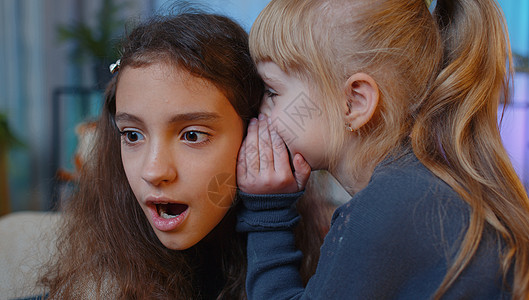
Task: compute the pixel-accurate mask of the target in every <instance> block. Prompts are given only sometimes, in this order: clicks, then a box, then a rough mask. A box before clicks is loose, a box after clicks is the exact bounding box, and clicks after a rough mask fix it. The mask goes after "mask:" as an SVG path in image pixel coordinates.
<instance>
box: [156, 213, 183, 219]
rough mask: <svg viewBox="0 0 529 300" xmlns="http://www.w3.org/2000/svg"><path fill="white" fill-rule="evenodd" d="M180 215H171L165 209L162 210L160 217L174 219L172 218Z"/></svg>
mask: <svg viewBox="0 0 529 300" xmlns="http://www.w3.org/2000/svg"><path fill="white" fill-rule="evenodd" d="M178 216H179V215H176V216H173V215H169V214H167V213H166V212H165V211H162V213H161V214H160V217H162V218H164V219H172V218H176V217H178Z"/></svg>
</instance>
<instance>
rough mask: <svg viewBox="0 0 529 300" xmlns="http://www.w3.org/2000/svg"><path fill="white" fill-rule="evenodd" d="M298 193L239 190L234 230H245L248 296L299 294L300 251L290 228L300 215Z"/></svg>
mask: <svg viewBox="0 0 529 300" xmlns="http://www.w3.org/2000/svg"><path fill="white" fill-rule="evenodd" d="M302 194H303V192H299V193H293V194H281V195H251V194H246V193H243V192H239V197H240V198H241V200H242V201H243V209H242V210H241V212H239V215H238V222H237V231H239V232H247V233H248V246H247V247H248V249H247V257H248V271H247V276H246V291H247V295H248V299H297V298H299V295H301V294H302V292H303V283H302V281H301V278H300V275H299V264H300V262H301V259H302V253H301V251H299V250H297V249H296V245H295V237H294V233H293V231H292V229H293V227H294V226H295V225H296V224H297V223H298V221H299V218H300V217H299V214H298V213H297V211H296V208H295V203H296V201H297V199H298V198H299V197H301V195H302Z"/></svg>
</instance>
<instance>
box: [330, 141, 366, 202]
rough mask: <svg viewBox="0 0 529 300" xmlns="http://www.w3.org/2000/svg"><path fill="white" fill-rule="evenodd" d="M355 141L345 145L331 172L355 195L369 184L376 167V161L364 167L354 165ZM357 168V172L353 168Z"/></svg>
mask: <svg viewBox="0 0 529 300" xmlns="http://www.w3.org/2000/svg"><path fill="white" fill-rule="evenodd" d="M355 149H356V147H355V141H353V140H352V141H351V142H350V143H348V144H346V145H345V146H344V147H343V150H342V152H341V153H340V154H339V155H338V157H340V159H338V161H337V162H336V165H335V167H334V168H333V169H332V170H329V172H330V173H331V174H332V175H333V176H334V178H336V180H338V182H339V183H340V185H341V186H342V187H343V188H344V189H345V190H346V191H347V192H348V193H349V195H354V194H356V193H357V192H359V191H360V190H362V189H363V188H365V187H366V186H367V184H368V183H369V180H370V179H371V175H373V170H374V169H375V163H369V164H367V165H365V166H363V167H361V168H360V167H359V166H352V165H351V163H350V162H351V161H353V158H354V155H355V153H356V151H355ZM353 167H355V168H356V172H354V171H353V170H352V169H353Z"/></svg>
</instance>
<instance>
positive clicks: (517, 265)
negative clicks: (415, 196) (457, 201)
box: [412, 0, 529, 299]
mask: <svg viewBox="0 0 529 300" xmlns="http://www.w3.org/2000/svg"><path fill="white" fill-rule="evenodd" d="M434 17H435V18H436V20H437V23H438V26H439V29H440V32H441V38H442V41H443V45H444V59H443V62H442V64H443V66H442V70H441V72H440V73H439V75H438V76H437V78H436V80H435V82H434V83H433V85H432V86H431V89H430V90H429V93H428V95H427V97H426V99H427V100H426V101H423V102H422V103H421V106H420V107H419V108H418V109H417V112H416V114H417V117H416V121H415V124H414V126H413V130H412V145H413V149H414V152H415V154H416V155H417V157H418V158H419V160H421V162H422V163H423V164H425V165H426V166H427V167H428V168H429V169H430V170H432V171H433V172H434V173H435V174H436V175H437V176H439V177H440V178H441V179H443V180H444V181H445V182H446V183H448V184H449V185H450V186H451V187H452V188H454V190H455V191H457V192H458V193H459V194H460V195H461V197H462V198H463V199H464V200H465V201H467V202H468V203H469V204H470V206H471V207H472V215H471V222H470V224H469V228H468V231H467V233H466V235H465V237H464V240H463V243H462V245H461V249H460V251H459V254H458V256H457V258H456V260H455V262H454V263H453V265H452V266H451V267H450V269H449V270H448V273H447V275H446V277H445V279H444V281H443V283H442V284H441V286H440V287H439V289H438V292H437V296H436V298H439V297H440V296H441V295H442V294H443V293H444V292H446V291H447V289H448V288H449V287H450V285H451V284H452V283H453V282H454V281H455V280H456V278H457V277H458V275H459V274H461V272H462V271H463V269H464V268H465V266H466V265H468V264H469V262H470V260H471V259H472V257H473V255H474V253H475V252H476V249H477V247H478V244H479V242H480V240H481V236H482V233H483V231H484V230H485V227H486V226H489V225H490V226H492V227H493V228H494V229H495V230H496V231H497V232H498V234H499V235H501V237H502V238H503V239H504V240H505V241H506V246H507V247H506V249H505V251H504V252H503V257H502V267H503V272H504V274H507V273H508V272H509V271H510V270H509V268H510V266H511V265H512V262H514V270H512V271H513V274H514V283H513V294H512V296H513V298H514V299H529V199H528V197H527V193H526V192H525V190H524V187H523V185H522V184H521V182H520V180H519V178H518V177H517V175H516V173H515V171H514V169H513V167H512V165H511V163H510V160H509V157H508V155H507V153H506V151H505V149H504V147H503V145H502V140H501V136H500V132H499V129H498V125H497V124H498V120H497V111H498V107H499V104H500V102H501V100H502V99H504V100H506V99H508V98H509V97H508V96H509V95H508V92H509V91H508V86H509V80H510V78H511V76H512V70H511V69H510V66H511V64H509V63H508V62H509V61H510V60H511V53H510V47H509V41H508V34H507V30H506V26H505V23H504V20H503V17H502V13H501V10H500V9H499V7H498V6H497V4H496V3H495V2H494V1H493V0H456V1H455V0H439V1H438V3H437V7H436V9H435V11H434Z"/></svg>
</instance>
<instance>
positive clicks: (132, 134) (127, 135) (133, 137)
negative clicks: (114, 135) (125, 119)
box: [119, 130, 144, 144]
mask: <svg viewBox="0 0 529 300" xmlns="http://www.w3.org/2000/svg"><path fill="white" fill-rule="evenodd" d="M119 133H120V134H121V137H122V139H123V140H124V142H126V143H128V144H134V143H137V142H139V141H141V140H143V139H144V137H143V134H141V133H139V132H137V131H131V130H124V131H120V132H119Z"/></svg>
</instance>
